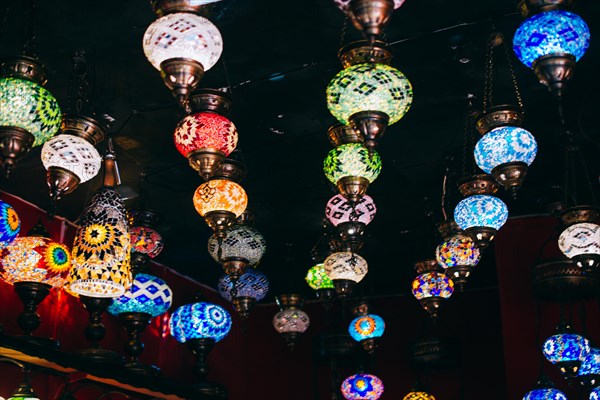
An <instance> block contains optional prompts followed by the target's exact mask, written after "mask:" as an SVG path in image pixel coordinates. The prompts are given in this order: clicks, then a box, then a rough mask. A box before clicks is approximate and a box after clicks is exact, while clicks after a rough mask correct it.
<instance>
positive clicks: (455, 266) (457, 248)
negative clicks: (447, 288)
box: [435, 234, 481, 292]
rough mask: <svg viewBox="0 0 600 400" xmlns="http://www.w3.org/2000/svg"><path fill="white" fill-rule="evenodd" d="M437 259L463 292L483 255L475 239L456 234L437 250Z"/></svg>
mask: <svg viewBox="0 0 600 400" xmlns="http://www.w3.org/2000/svg"><path fill="white" fill-rule="evenodd" d="M435 259H436V260H437V262H438V264H439V265H440V266H441V267H442V268H444V269H445V270H447V271H448V272H447V273H448V274H449V275H450V277H451V278H452V281H453V282H454V284H455V285H456V286H457V287H458V289H459V290H460V291H461V292H462V291H463V288H464V285H465V283H466V282H467V278H469V276H470V275H471V271H472V269H473V268H474V267H475V266H476V265H477V264H478V263H479V260H480V259H481V253H480V251H479V249H478V248H477V246H476V245H475V242H474V241H473V239H471V238H470V237H469V236H466V235H463V234H456V235H453V236H451V237H449V238H448V239H447V240H445V241H444V242H442V244H440V245H439V246H438V247H437V248H436V249H435Z"/></svg>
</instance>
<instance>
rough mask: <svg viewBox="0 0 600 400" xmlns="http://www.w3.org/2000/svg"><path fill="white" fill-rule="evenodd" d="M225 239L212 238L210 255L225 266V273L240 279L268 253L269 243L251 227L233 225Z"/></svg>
mask: <svg viewBox="0 0 600 400" xmlns="http://www.w3.org/2000/svg"><path fill="white" fill-rule="evenodd" d="M225 234H226V236H225V238H224V239H222V238H219V237H217V236H216V235H213V236H211V237H210V238H209V239H208V253H209V254H210V255H211V256H212V258H213V259H214V260H215V261H216V262H219V263H221V264H222V265H223V270H224V271H225V273H226V274H227V275H229V276H231V277H234V278H238V277H240V276H242V275H243V274H244V273H246V272H247V271H248V267H254V266H256V265H257V264H258V263H259V262H260V260H261V259H262V257H263V255H264V254H265V251H267V241H266V240H265V238H264V237H263V236H262V235H261V234H260V232H258V231H257V230H256V229H254V228H253V227H251V226H247V225H233V226H232V227H231V228H229V229H227V231H226V233H225Z"/></svg>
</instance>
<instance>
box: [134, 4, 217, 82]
mask: <svg viewBox="0 0 600 400" xmlns="http://www.w3.org/2000/svg"><path fill="white" fill-rule="evenodd" d="M143 47H144V54H145V55H146V58H147V59H148V61H150V63H151V64H152V66H154V68H156V69H157V70H160V64H161V63H162V62H163V61H165V60H169V59H173V58H188V59H192V60H194V61H197V62H199V63H200V64H202V67H203V68H204V71H208V70H209V69H211V68H212V67H213V66H214V65H215V64H216V63H217V61H218V60H219V57H221V52H222V51H223V38H222V37H221V33H220V32H219V30H218V29H217V27H216V26H215V25H214V24H213V23H212V22H210V21H209V20H208V19H206V18H204V17H201V16H199V15H195V14H191V13H175V14H168V15H165V16H164V17H161V18H159V19H157V20H156V21H154V22H153V23H152V24H150V26H149V27H148V29H146V33H144V39H143Z"/></svg>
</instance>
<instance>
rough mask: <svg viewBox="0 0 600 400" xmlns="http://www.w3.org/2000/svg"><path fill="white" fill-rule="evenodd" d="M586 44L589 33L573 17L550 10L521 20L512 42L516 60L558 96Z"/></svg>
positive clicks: (585, 25) (567, 12)
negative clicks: (531, 69)
mask: <svg viewBox="0 0 600 400" xmlns="http://www.w3.org/2000/svg"><path fill="white" fill-rule="evenodd" d="M589 44H590V30H589V28H588V26H587V24H586V23H585V21H584V20H583V19H581V17H580V16H578V15H577V14H573V13H572V12H569V11H564V10H551V11H546V12H542V13H539V14H536V15H534V16H532V17H530V18H528V19H527V20H525V21H524V22H523V23H522V24H521V26H520V27H519V28H518V29H517V31H516V33H515V36H514V38H513V49H514V51H515V54H516V55H517V58H518V59H519V60H521V62H522V63H523V64H525V65H526V66H528V67H530V68H533V70H534V72H535V73H536V75H537V77H538V79H539V81H540V82H541V83H542V84H544V85H546V86H549V88H550V89H551V90H552V91H553V92H554V93H556V94H557V95H561V94H562V91H563V88H564V85H565V83H566V82H567V81H568V80H569V79H570V77H571V76H572V75H573V70H574V68H575V63H576V62H577V61H579V59H580V58H581V57H583V55H584V54H585V52H586V50H587V48H588V47H589Z"/></svg>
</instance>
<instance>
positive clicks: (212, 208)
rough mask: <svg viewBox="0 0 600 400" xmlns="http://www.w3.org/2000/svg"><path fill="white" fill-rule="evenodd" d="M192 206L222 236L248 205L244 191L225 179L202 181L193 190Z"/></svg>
mask: <svg viewBox="0 0 600 400" xmlns="http://www.w3.org/2000/svg"><path fill="white" fill-rule="evenodd" d="M193 200H194V207H195V208H196V211H197V212H198V214H200V215H201V216H202V217H204V219H205V221H206V223H207V224H208V226H210V227H211V228H212V229H213V231H214V232H215V234H216V235H217V236H218V237H221V238H224V237H225V236H226V230H227V228H229V227H230V226H231V225H232V224H233V222H234V221H235V219H236V218H237V217H239V216H240V215H241V214H242V213H243V212H244V210H245V209H246V206H247V205H248V196H247V195H246V191H245V190H244V188H242V187H241V186H240V185H239V184H237V183H235V182H232V181H230V180H227V179H212V180H210V181H208V182H204V183H203V184H202V185H200V186H199V187H198V188H197V189H196V191H195V192H194V198H193Z"/></svg>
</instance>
